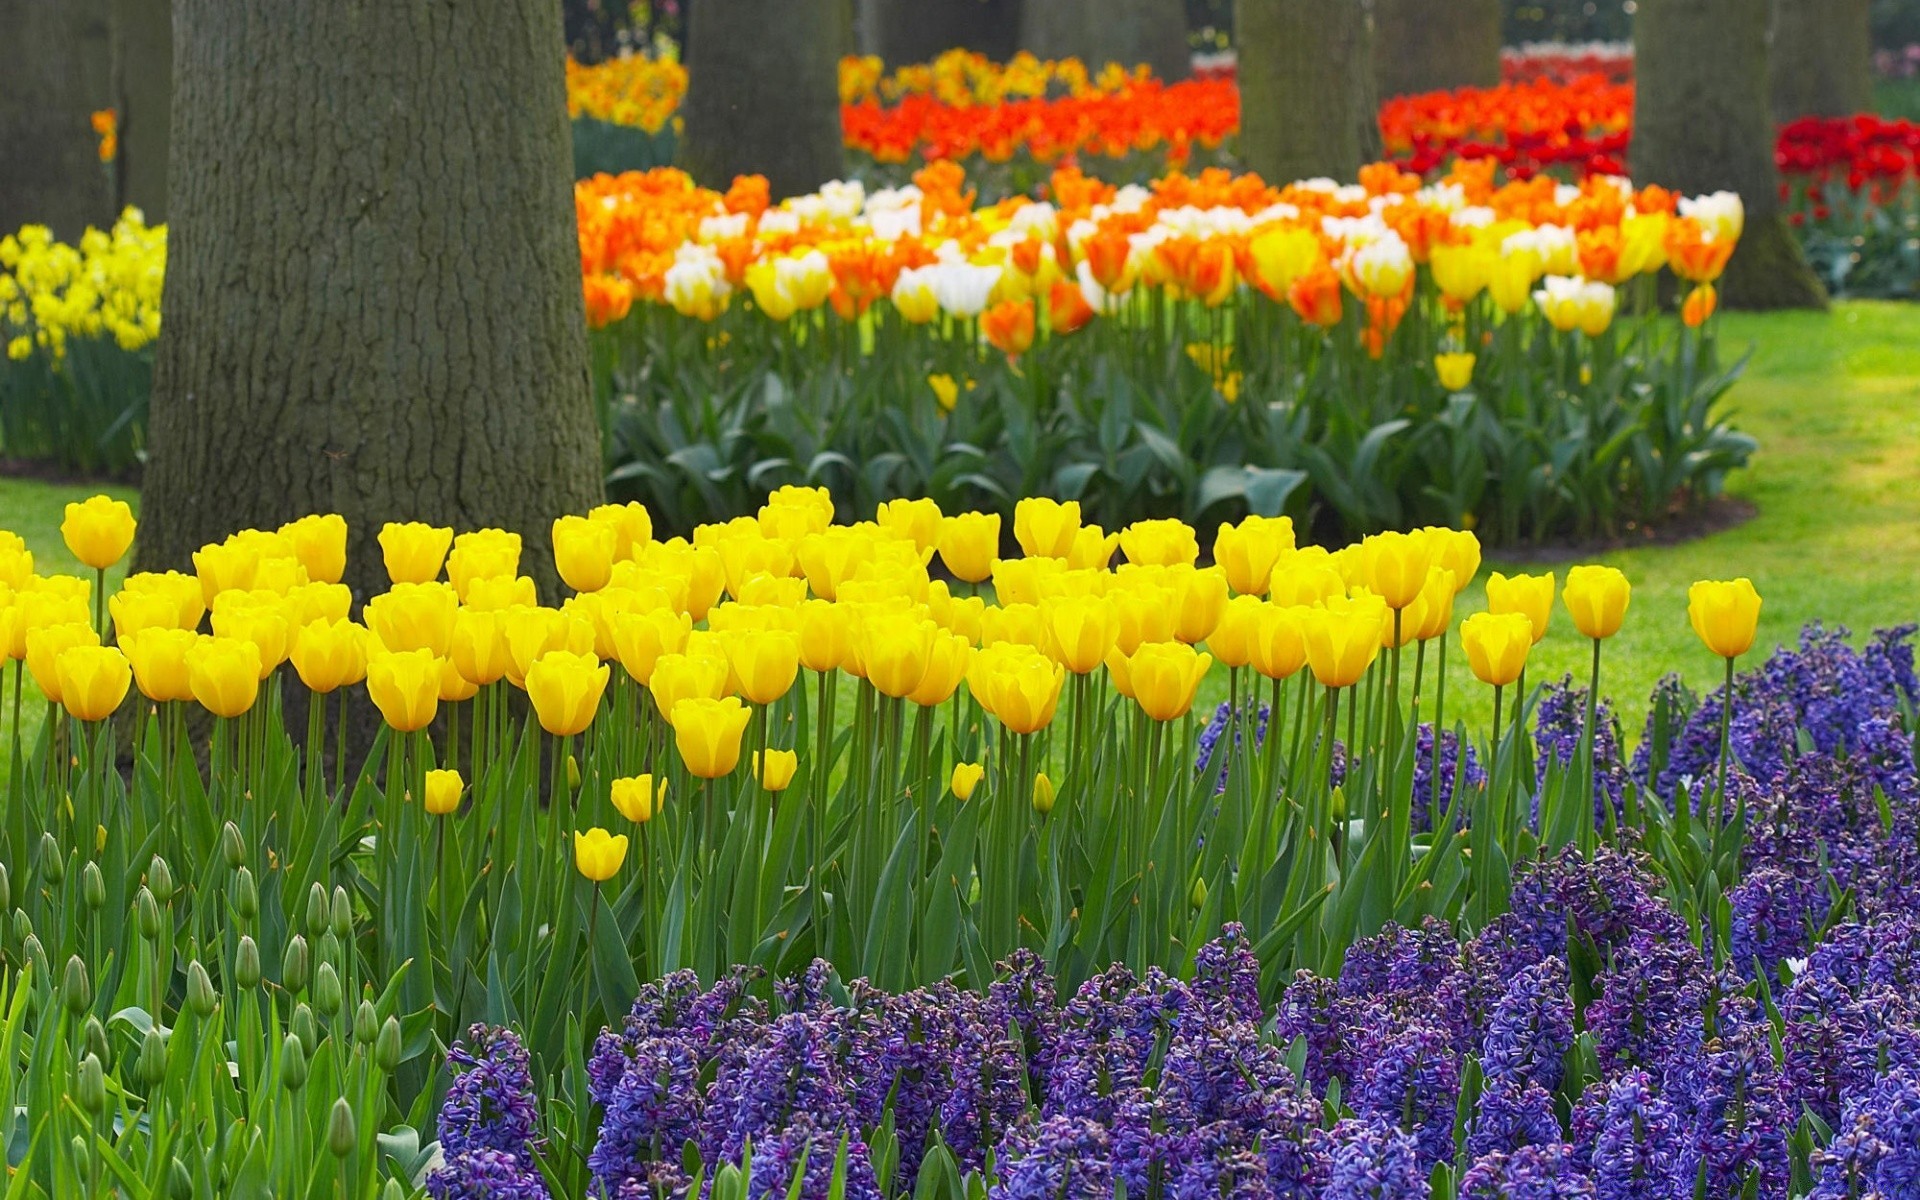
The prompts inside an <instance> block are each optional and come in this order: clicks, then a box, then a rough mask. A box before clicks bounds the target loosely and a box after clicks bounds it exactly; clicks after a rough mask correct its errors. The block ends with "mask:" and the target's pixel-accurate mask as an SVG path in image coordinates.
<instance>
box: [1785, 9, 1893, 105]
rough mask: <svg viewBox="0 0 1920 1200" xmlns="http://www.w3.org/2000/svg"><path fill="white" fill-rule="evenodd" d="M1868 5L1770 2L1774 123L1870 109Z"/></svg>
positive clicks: (1870, 66) (1871, 86) (1870, 38)
mask: <svg viewBox="0 0 1920 1200" xmlns="http://www.w3.org/2000/svg"><path fill="white" fill-rule="evenodd" d="M1872 18H1873V3H1872V0H1774V4H1773V44H1772V46H1771V48H1770V49H1771V52H1772V61H1771V71H1772V79H1773V119H1774V120H1775V121H1778V122H1780V123H1781V124H1785V123H1786V122H1788V121H1792V120H1795V119H1796V118H1799V117H1844V116H1849V115H1851V114H1853V113H1857V112H1867V111H1869V110H1871V109H1872V108H1873V20H1872Z"/></svg>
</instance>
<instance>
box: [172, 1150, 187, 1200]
mask: <svg viewBox="0 0 1920 1200" xmlns="http://www.w3.org/2000/svg"><path fill="white" fill-rule="evenodd" d="M192 1197H193V1176H191V1175H189V1174H187V1164H186V1163H183V1162H181V1161H180V1160H179V1159H178V1158H176V1159H174V1160H173V1165H172V1166H170V1167H168V1168H167V1198H168V1200H192Z"/></svg>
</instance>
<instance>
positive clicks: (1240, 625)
mask: <svg viewBox="0 0 1920 1200" xmlns="http://www.w3.org/2000/svg"><path fill="white" fill-rule="evenodd" d="M1271 607H1272V606H1271V605H1269V604H1267V603H1266V602H1265V601H1263V600H1261V599H1260V597H1258V596H1234V597H1232V598H1231V599H1229V600H1228V601H1227V606H1226V608H1224V609H1222V610H1221V611H1220V623H1219V624H1218V625H1216V626H1214V628H1213V632H1212V633H1210V634H1208V635H1207V650H1208V651H1209V652H1210V653H1211V654H1212V655H1213V657H1214V658H1215V659H1217V660H1218V661H1220V662H1222V663H1224V664H1226V665H1227V666H1228V667H1231V668H1235V669H1238V668H1240V667H1244V666H1246V665H1247V664H1248V663H1250V662H1252V661H1253V648H1254V643H1255V642H1256V641H1257V640H1258V639H1259V636H1260V618H1261V616H1262V615H1263V614H1265V613H1266V612H1267V611H1268V610H1269V609H1270V608H1271Z"/></svg>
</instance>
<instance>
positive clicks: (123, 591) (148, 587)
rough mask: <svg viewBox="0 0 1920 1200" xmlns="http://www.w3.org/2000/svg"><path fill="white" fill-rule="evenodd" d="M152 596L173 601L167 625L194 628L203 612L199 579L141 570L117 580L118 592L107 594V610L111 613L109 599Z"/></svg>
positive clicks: (203, 602) (202, 594)
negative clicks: (118, 583) (119, 581)
mask: <svg viewBox="0 0 1920 1200" xmlns="http://www.w3.org/2000/svg"><path fill="white" fill-rule="evenodd" d="M152 595H159V596H164V597H166V598H167V600H168V601H169V602H171V603H172V604H173V606H174V618H173V620H172V621H171V622H169V625H170V627H171V628H174V629H194V628H197V627H198V626H199V624H200V618H201V617H204V616H206V615H207V598H206V594H205V593H204V592H203V591H202V590H201V587H200V581H199V580H198V579H196V578H194V577H193V576H192V575H183V574H181V573H180V572H179V571H142V572H139V573H138V574H134V575H129V576H127V577H126V579H124V580H122V581H121V583H120V591H119V592H118V593H116V594H115V595H112V596H108V597H107V611H108V612H112V611H113V602H114V601H115V600H118V599H120V598H121V597H122V596H125V597H129V598H130V597H133V596H152Z"/></svg>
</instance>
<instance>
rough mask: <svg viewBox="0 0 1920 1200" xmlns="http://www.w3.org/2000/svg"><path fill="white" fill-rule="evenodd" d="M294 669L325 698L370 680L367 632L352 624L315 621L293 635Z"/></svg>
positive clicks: (309, 685)
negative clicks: (362, 681)
mask: <svg viewBox="0 0 1920 1200" xmlns="http://www.w3.org/2000/svg"><path fill="white" fill-rule="evenodd" d="M289 657H291V658H292V660H293V669H294V672H295V673H296V674H298V675H299V676H300V682H301V683H303V684H305V685H306V686H307V690H309V691H313V692H318V693H320V694H322V695H325V694H327V693H329V692H334V691H337V690H339V689H340V688H343V687H348V686H351V685H352V684H356V683H359V682H360V681H361V680H363V679H365V678H366V677H367V631H366V630H365V629H364V628H362V627H361V626H359V625H355V624H354V623H353V622H352V621H345V620H342V621H326V620H320V621H313V622H310V623H309V624H307V625H305V626H303V627H301V628H300V630H299V631H298V632H296V633H295V634H294V635H293V652H292V654H291V655H290V656H289Z"/></svg>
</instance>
